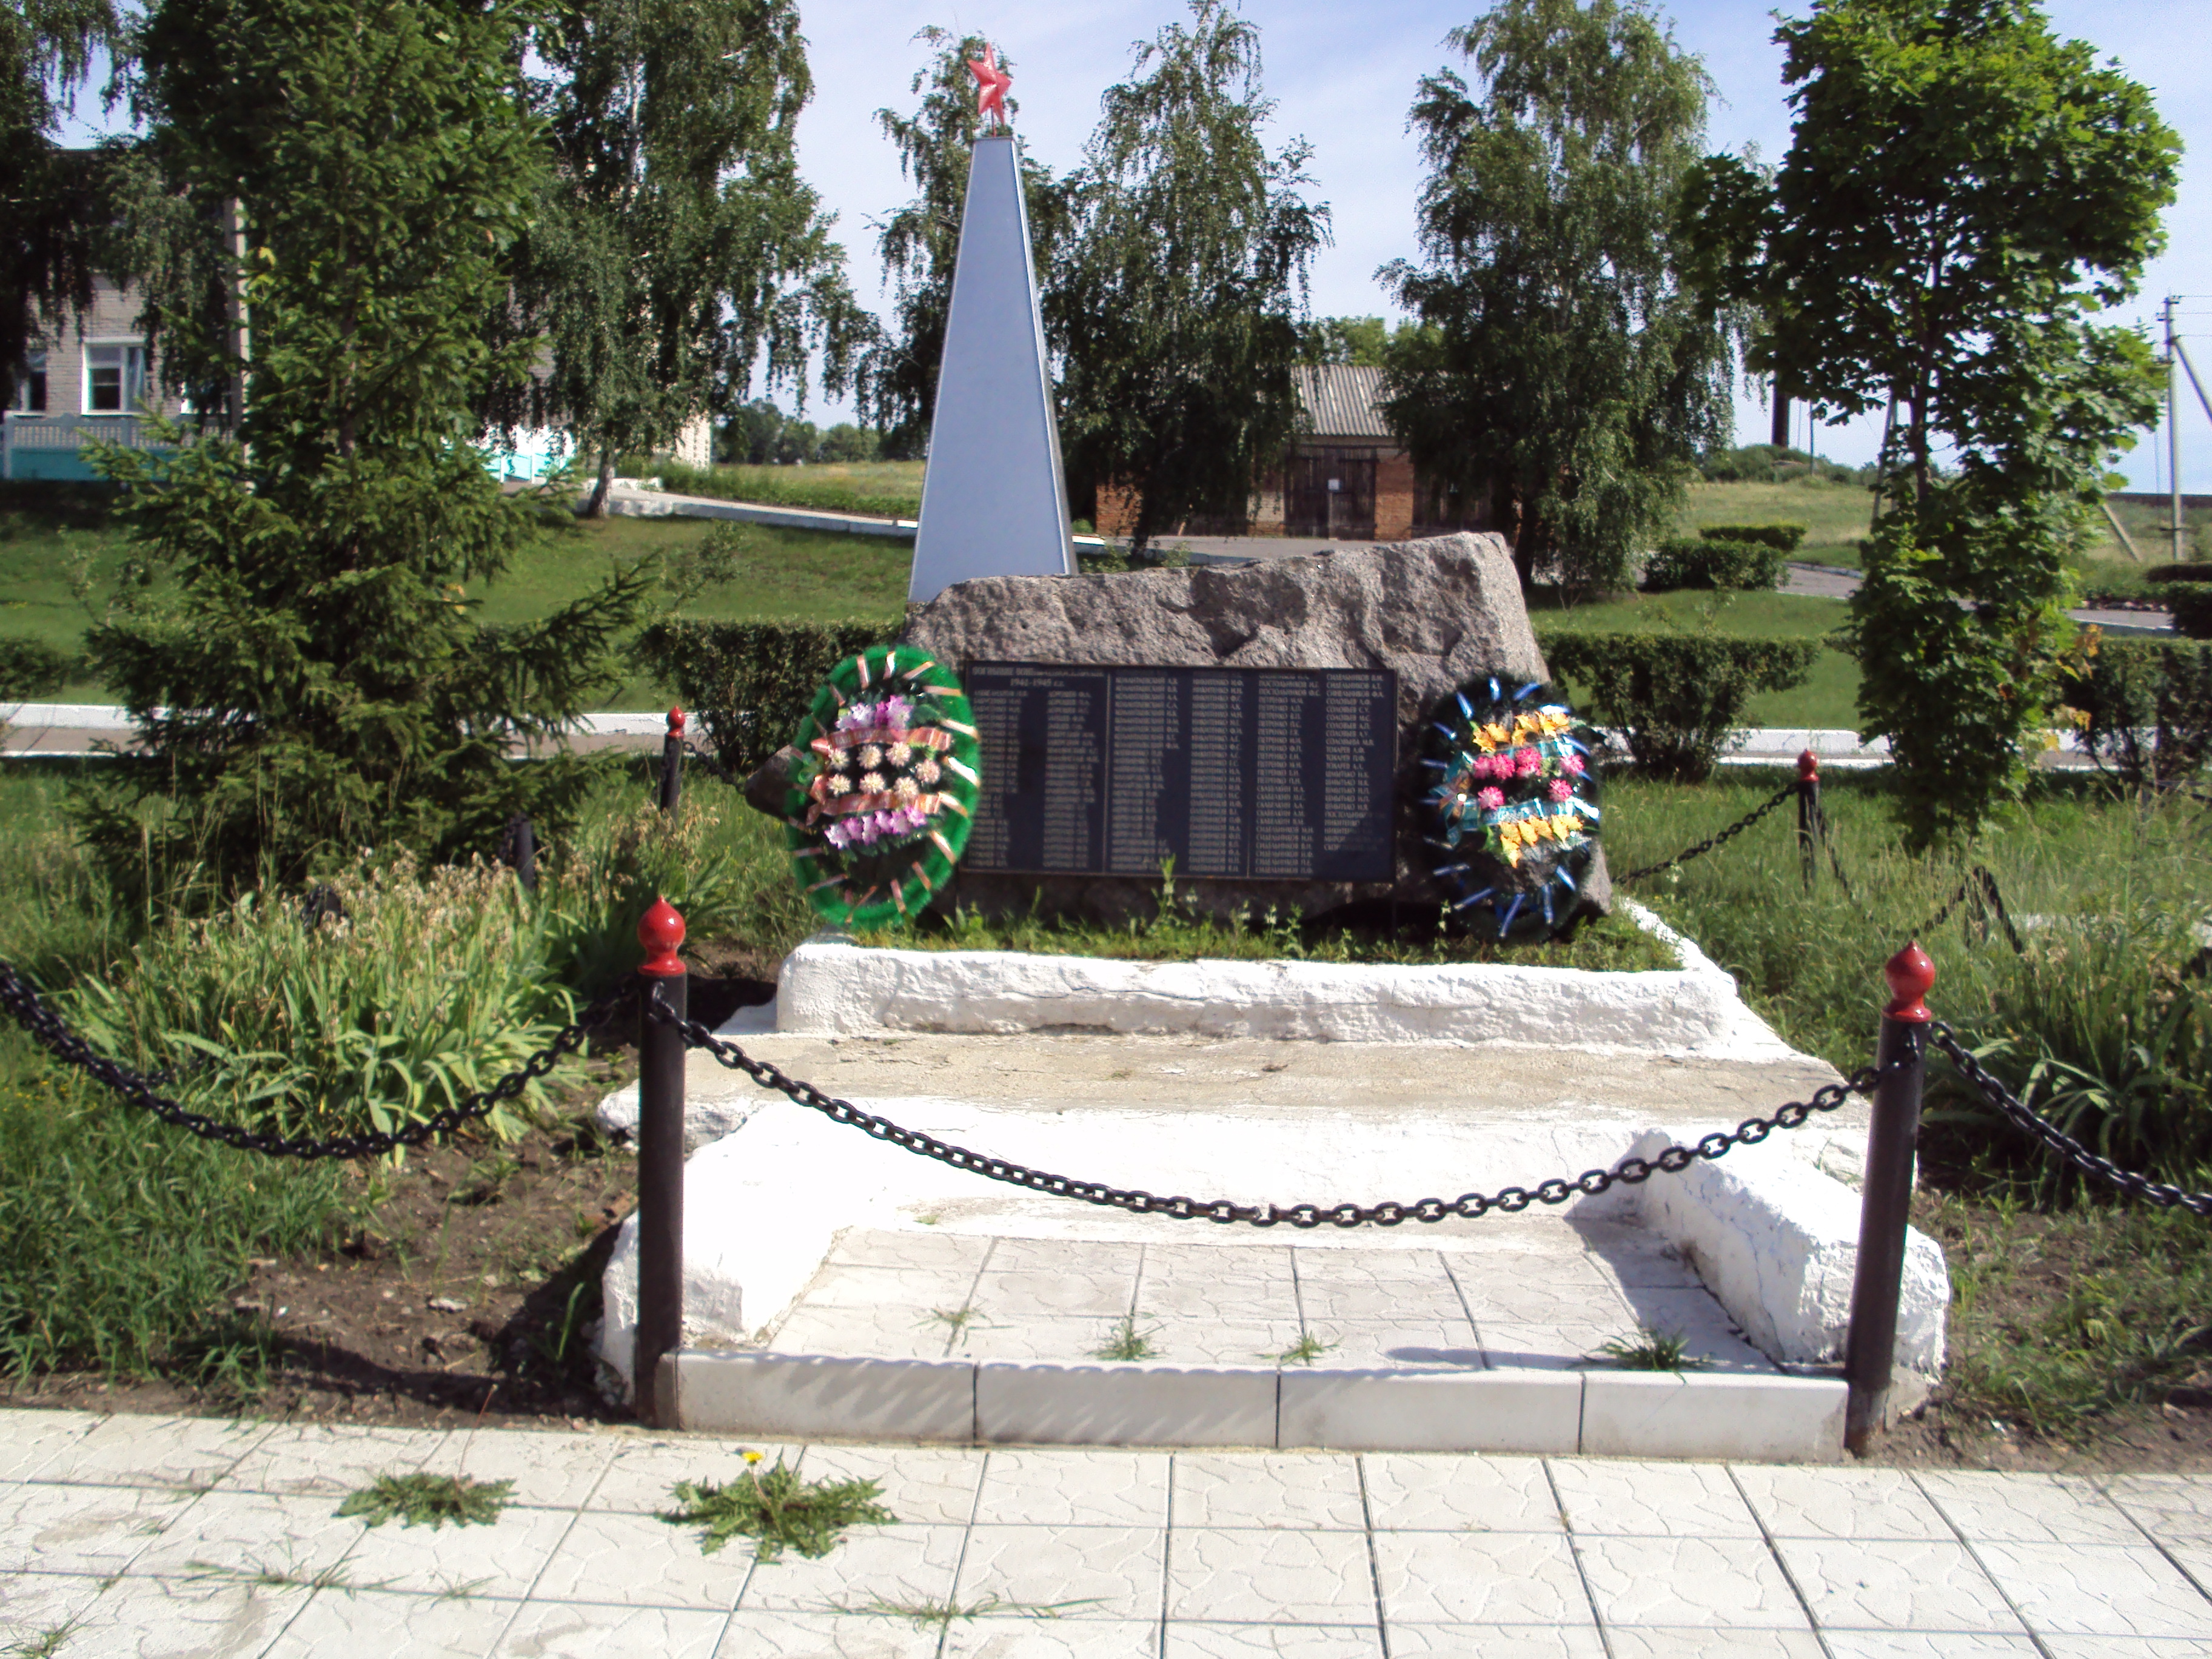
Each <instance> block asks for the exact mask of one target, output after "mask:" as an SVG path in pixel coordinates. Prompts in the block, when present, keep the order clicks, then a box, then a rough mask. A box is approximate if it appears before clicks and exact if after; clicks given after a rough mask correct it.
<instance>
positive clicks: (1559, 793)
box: [1547, 778, 1575, 801]
mask: <svg viewBox="0 0 2212 1659" xmlns="http://www.w3.org/2000/svg"><path fill="white" fill-rule="evenodd" d="M1547 793H1549V794H1550V795H1551V797H1552V799H1553V800H1560V801H1565V800H1572V799H1574V798H1575V787H1574V785H1572V784H1571V783H1569V782H1568V781H1566V780H1565V778H1553V780H1552V787H1551V789H1550V790H1549V791H1548V792H1547Z"/></svg>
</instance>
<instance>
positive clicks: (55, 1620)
mask: <svg viewBox="0 0 2212 1659" xmlns="http://www.w3.org/2000/svg"><path fill="white" fill-rule="evenodd" d="M105 1584H106V1581H105V1580H104V1579H100V1578H94V1577H89V1576H88V1575H87V1574H84V1573H81V1572H0V1632H4V1633H5V1634H6V1636H7V1638H8V1639H9V1641H10V1642H12V1643H21V1644H34V1643H37V1642H39V1641H40V1640H41V1639H44V1638H52V1639H53V1640H54V1641H56V1642H58V1641H59V1639H60V1638H59V1637H58V1636H56V1635H55V1634H54V1633H55V1632H59V1631H64V1630H66V1629H67V1628H68V1627H69V1626H71V1625H73V1624H75V1623H76V1621H77V1620H79V1619H81V1618H82V1616H83V1615H84V1613H86V1611H87V1610H88V1609H89V1608H90V1607H91V1606H92V1604H93V1603H94V1601H98V1600H99V1599H100V1595H101V1593H102V1590H103V1588H104V1586H105Z"/></svg>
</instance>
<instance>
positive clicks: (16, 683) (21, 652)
mask: <svg viewBox="0 0 2212 1659" xmlns="http://www.w3.org/2000/svg"><path fill="white" fill-rule="evenodd" d="M74 667H76V658H74V657H72V656H70V654H69V653H67V652H66V651H58V650H56V649H55V648H54V647H52V646H51V645H48V644H47V643H46V641H44V640H31V639H21V638H13V637H8V638H0V702H29V701H30V700H31V699H32V698H33V697H42V696H46V693H48V692H49V691H58V690H61V689H62V683H63V682H64V680H66V679H68V678H69V676H70V670H71V669H72V668H74Z"/></svg>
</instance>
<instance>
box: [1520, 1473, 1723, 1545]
mask: <svg viewBox="0 0 2212 1659" xmlns="http://www.w3.org/2000/svg"><path fill="white" fill-rule="evenodd" d="M1551 1470H1552V1484H1553V1486H1555V1487H1556V1488H1557V1489H1558V1491H1559V1508H1560V1509H1561V1510H1563V1511H1565V1515H1566V1520H1567V1528H1568V1530H1570V1531H1571V1532H1573V1533H1575V1534H1577V1535H1582V1534H1593V1535H1606V1536H1614V1535H1618V1536H1623V1537H1646V1538H1756V1537H1758V1536H1759V1522H1757V1521H1756V1520H1755V1519H1753V1516H1752V1513H1751V1510H1750V1507H1749V1506H1748V1505H1747V1504H1745V1502H1744V1501H1743V1497H1742V1495H1741V1493H1740V1492H1737V1491H1736V1489H1735V1482H1734V1481H1733V1480H1729V1472H1728V1470H1727V1469H1726V1468H1723V1467H1722V1466H1721V1465H1720V1464H1717V1463H1641V1462H1626V1461H1617V1460H1613V1459H1605V1458H1589V1457H1557V1458H1553V1460H1552V1462H1551Z"/></svg>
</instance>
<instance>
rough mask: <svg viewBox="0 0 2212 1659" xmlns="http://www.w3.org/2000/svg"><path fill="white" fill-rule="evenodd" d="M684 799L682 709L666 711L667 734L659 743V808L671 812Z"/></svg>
mask: <svg viewBox="0 0 2212 1659" xmlns="http://www.w3.org/2000/svg"><path fill="white" fill-rule="evenodd" d="M683 801H684V711H683V710H682V709H680V708H671V709H670V710H669V711H668V735H667V737H665V738H663V739H662V740H661V744H660V810H661V811H664V812H670V813H672V812H674V811H676V809H677V808H678V806H679V805H682V804H683Z"/></svg>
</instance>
